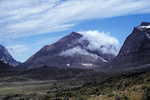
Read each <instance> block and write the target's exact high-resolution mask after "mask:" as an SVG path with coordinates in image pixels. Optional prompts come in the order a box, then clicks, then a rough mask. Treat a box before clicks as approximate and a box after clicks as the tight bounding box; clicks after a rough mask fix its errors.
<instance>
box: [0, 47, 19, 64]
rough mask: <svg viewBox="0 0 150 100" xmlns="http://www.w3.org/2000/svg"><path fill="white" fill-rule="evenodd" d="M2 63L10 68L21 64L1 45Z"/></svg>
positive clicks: (0, 56) (0, 57)
mask: <svg viewBox="0 0 150 100" xmlns="http://www.w3.org/2000/svg"><path fill="white" fill-rule="evenodd" d="M0 61H2V62H4V63H6V64H8V65H10V66H17V65H19V64H20V62H17V61H16V60H15V59H14V58H13V57H12V56H11V55H10V54H9V52H8V51H7V49H6V48H5V47H4V46H2V45H0Z"/></svg>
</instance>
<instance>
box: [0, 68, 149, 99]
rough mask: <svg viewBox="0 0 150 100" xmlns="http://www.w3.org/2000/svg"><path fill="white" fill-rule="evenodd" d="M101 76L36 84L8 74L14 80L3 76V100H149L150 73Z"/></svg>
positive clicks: (0, 82)
mask: <svg viewBox="0 0 150 100" xmlns="http://www.w3.org/2000/svg"><path fill="white" fill-rule="evenodd" d="M90 72H91V71H90ZM100 72H101V74H100V75H101V77H100V76H98V77H99V78H98V77H96V78H94V79H92V78H88V77H85V76H84V77H83V76H82V77H79V75H80V74H81V73H79V74H78V75H76V76H78V77H79V78H76V76H74V78H70V79H65V80H61V79H59V80H52V79H51V80H35V79H32V78H25V77H19V78H17V77H13V76H15V74H16V73H7V74H9V75H11V76H12V77H8V75H4V74H3V75H4V76H2V75H1V79H0V100H100V98H101V100H150V72H149V71H144V72H138V73H136V74H133V73H132V74H128V73H127V74H124V75H120V76H118V75H116V76H115V75H113V74H112V73H111V74H112V75H111V76H112V77H108V73H105V71H103V72H104V73H105V74H102V71H99V72H98V73H100ZM107 72H108V70H107ZM128 72H129V71H128ZM93 73H95V74H97V72H93ZM93 73H92V72H91V76H92V75H93V76H94V75H95V74H93ZM113 73H114V72H113ZM121 73H122V72H121ZM5 74H6V73H5ZM109 74H110V72H109ZM5 76H7V77H5ZM93 76H92V77H93ZM109 76H110V75H109ZM98 79H99V80H98Z"/></svg>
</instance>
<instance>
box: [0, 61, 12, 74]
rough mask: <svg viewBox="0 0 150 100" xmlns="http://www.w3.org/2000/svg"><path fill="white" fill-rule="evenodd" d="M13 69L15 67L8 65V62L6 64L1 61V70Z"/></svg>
mask: <svg viewBox="0 0 150 100" xmlns="http://www.w3.org/2000/svg"><path fill="white" fill-rule="evenodd" d="M11 70H13V67H12V66H10V65H8V64H5V63H3V62H2V61H0V72H3V71H11Z"/></svg>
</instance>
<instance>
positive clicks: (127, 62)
mask: <svg viewBox="0 0 150 100" xmlns="http://www.w3.org/2000/svg"><path fill="white" fill-rule="evenodd" d="M148 26H150V23H148V22H142V23H141V24H140V25H139V26H137V27H134V29H133V31H132V33H131V34H130V35H129V36H128V37H127V38H126V40H125V42H124V44H123V46H122V47H121V49H120V52H119V53H118V55H117V56H116V58H115V59H114V60H113V61H112V62H111V63H110V64H109V66H110V67H117V68H124V67H138V66H142V65H145V64H149V61H150V57H149V56H150V37H149V35H150V28H149V27H148Z"/></svg>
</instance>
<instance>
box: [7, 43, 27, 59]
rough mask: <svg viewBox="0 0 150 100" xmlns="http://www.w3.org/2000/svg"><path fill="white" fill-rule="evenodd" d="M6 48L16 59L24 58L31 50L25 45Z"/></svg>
mask: <svg viewBox="0 0 150 100" xmlns="http://www.w3.org/2000/svg"><path fill="white" fill-rule="evenodd" d="M6 48H7V50H8V51H9V53H10V54H11V55H12V56H13V57H14V58H17V57H18V56H22V54H23V53H25V52H26V51H28V50H29V48H28V47H26V46H25V45H13V46H7V47H6Z"/></svg>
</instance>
